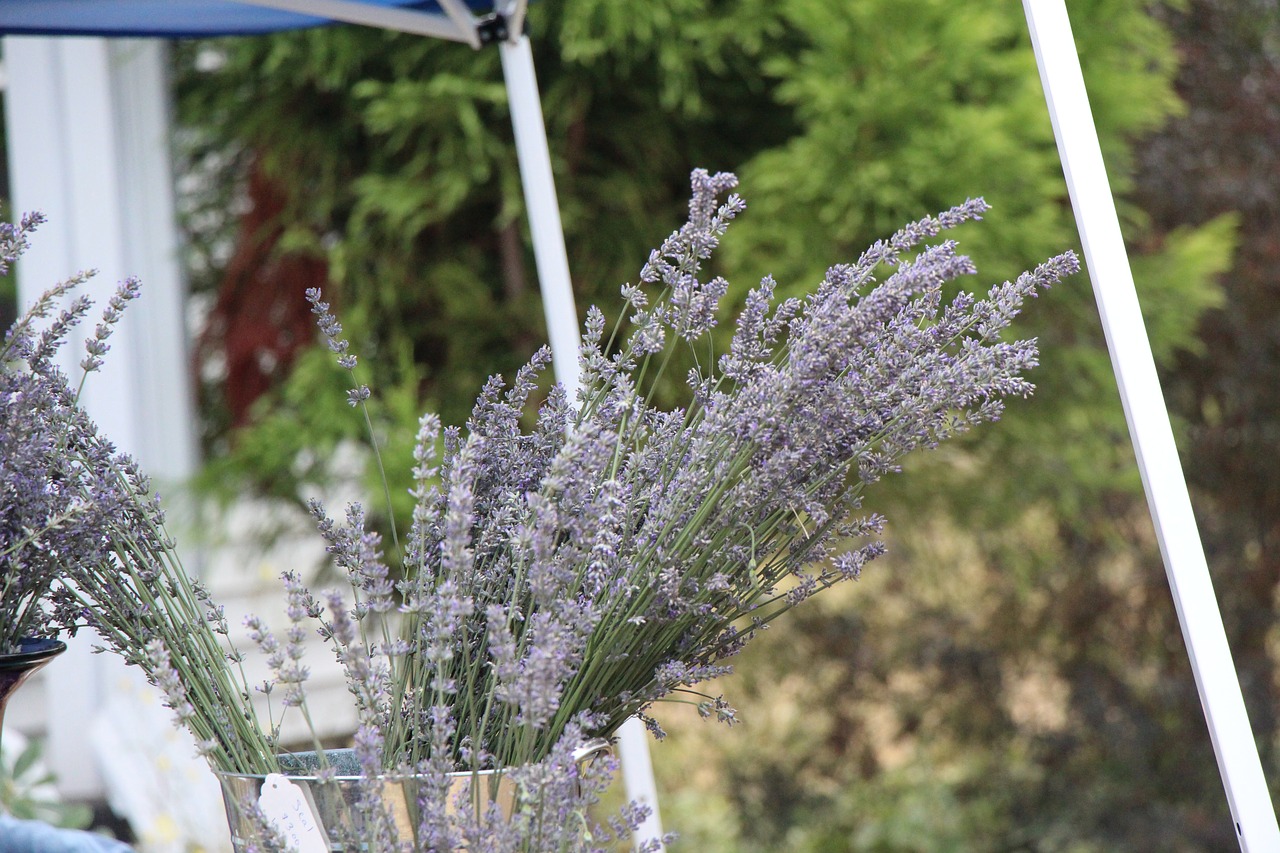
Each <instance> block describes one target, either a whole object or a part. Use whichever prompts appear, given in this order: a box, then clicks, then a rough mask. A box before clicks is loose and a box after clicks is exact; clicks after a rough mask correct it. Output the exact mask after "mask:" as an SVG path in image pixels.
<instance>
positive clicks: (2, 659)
mask: <svg viewBox="0 0 1280 853" xmlns="http://www.w3.org/2000/svg"><path fill="white" fill-rule="evenodd" d="M18 648H19V649H20V650H21V651H17V652H13V653H11V654H7V655H6V654H0V669H13V668H17V667H23V666H26V665H27V664H31V663H35V662H37V661H43V660H46V659H48V658H51V657H53V656H54V655H60V654H62V653H63V652H65V651H66V650H67V644H66V643H64V642H62V641H61V640H57V639H54V638H52V637H24V638H22V639H20V640H18Z"/></svg>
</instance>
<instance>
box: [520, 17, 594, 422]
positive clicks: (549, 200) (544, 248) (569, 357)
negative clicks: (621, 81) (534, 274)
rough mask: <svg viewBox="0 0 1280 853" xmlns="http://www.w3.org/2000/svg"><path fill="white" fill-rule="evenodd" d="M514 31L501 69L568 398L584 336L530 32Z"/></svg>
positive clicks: (557, 365)
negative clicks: (516, 32) (539, 92)
mask: <svg viewBox="0 0 1280 853" xmlns="http://www.w3.org/2000/svg"><path fill="white" fill-rule="evenodd" d="M513 35H515V39H516V40H515V41H504V42H502V44H501V46H500V50H501V53H502V74H503V77H504V78H505V79H506V83H507V99H508V101H509V102H510V107H511V124H512V127H513V128H514V129H515V138H516V155H517V157H518V158H519V161H520V181H521V183H522V185H523V186H524V203H525V207H527V208H528V211H529V231H530V233H531V234H532V236H533V255H534V260H535V262H536V264H537V268H538V284H539V287H540V289H541V292H542V307H543V313H544V314H545V315H546V318H547V337H548V339H549V340H550V342H551V352H552V357H553V365H552V366H553V368H554V370H555V375H556V379H557V380H559V382H560V383H561V384H562V385H564V388H565V390H566V391H567V392H569V400H570V401H573V400H575V399H576V398H577V392H578V379H579V373H578V348H579V345H580V344H581V342H582V339H581V337H580V336H579V332H578V311H577V308H576V307H575V306H574V302H573V285H572V283H571V282H570V279H569V258H568V255H567V254H566V253H565V248H564V228H563V226H562V225H561V224H560V206H559V203H558V202H557V200H556V185H555V180H554V178H553V177H552V174H551V152H550V151H549V150H548V148H547V130H546V125H545V124H543V121H542V101H541V99H540V98H539V97H538V81H537V77H536V76H535V75H534V71H533V50H532V48H531V47H530V46H529V37H528V36H524V35H516V34H513Z"/></svg>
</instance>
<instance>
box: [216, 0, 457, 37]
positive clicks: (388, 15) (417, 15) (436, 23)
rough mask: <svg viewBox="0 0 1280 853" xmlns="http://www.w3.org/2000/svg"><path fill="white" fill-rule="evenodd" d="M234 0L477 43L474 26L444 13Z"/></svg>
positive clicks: (347, 1)
mask: <svg viewBox="0 0 1280 853" xmlns="http://www.w3.org/2000/svg"><path fill="white" fill-rule="evenodd" d="M232 2H234V3H243V4H245V5H247V6H263V7H265V8H268V9H280V10H282V11H285V12H296V13H297V14H299V15H310V16H312V17H314V18H329V19H331V20H334V21H342V22H343V23H347V24H363V25H364V26H367V27H381V28H382V29H385V30H397V31H399V32H402V33H412V34H414V35H419V36H431V37H433V38H442V39H448V40H450V41H460V42H464V43H466V44H472V45H473V46H475V45H474V44H473V42H474V41H475V39H476V33H475V28H474V27H470V28H463V27H459V26H458V25H457V24H455V23H454V22H453V21H451V20H449V19H448V18H446V17H445V16H443V15H435V14H428V13H426V12H415V11H413V10H411V9H400V8H397V7H395V6H375V5H374V4H372V3H361V2H359V0H232Z"/></svg>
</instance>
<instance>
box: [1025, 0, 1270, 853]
mask: <svg viewBox="0 0 1280 853" xmlns="http://www.w3.org/2000/svg"><path fill="white" fill-rule="evenodd" d="M1023 9H1024V11H1025V12H1026V16H1027V25H1028V27H1029V28H1030V31H1031V42H1032V45H1033V46H1034V48H1035V54H1036V62H1037V64H1038V65H1039V68H1040V78H1041V81H1042V83H1043V85H1044V92H1045V100H1046V102H1047V103H1048V107H1049V115H1050V117H1051V118H1052V120H1053V130H1054V136H1055V137H1056V138H1057V141H1058V153H1059V156H1060V157H1061V160H1062V167H1063V171H1064V172H1065V174H1066V178H1067V186H1068V189H1069V191H1070V194H1071V204H1072V208H1073V209H1074V211H1075V217H1076V225H1077V227H1078V228H1079V230H1080V237H1081V241H1082V243H1083V246H1084V252H1085V259H1086V262H1087V264H1088V268H1089V275H1090V278H1091V279H1092V281H1093V290H1094V295H1095V298H1096V299H1097V302H1098V309H1099V311H1100V313H1101V315H1102V325H1103V329H1104V331H1105V332H1106V338H1107V346H1108V348H1109V350H1110V352H1111V361H1112V366H1113V368H1114V370H1115V374H1116V380H1117V381H1118V383H1119V386H1120V396H1121V400H1122V401H1123V404H1124V411H1125V417H1126V418H1127V420H1128V423H1129V433H1130V436H1131V438H1132V441H1133V446H1134V451H1135V453H1136V455H1137V459H1138V467H1139V469H1140V471H1141V473H1142V482H1143V486H1144V487H1145V489H1146V493H1147V503H1148V506H1149V508H1150V511H1151V518H1152V521H1153V522H1154V524H1155V529H1156V535H1157V538H1158V540H1159V542H1160V552H1161V554H1162V555H1163V557H1164V564H1165V572H1166V574H1167V576H1168V580H1169V588H1170V591H1171V592H1172V594H1173V601H1174V605H1175V607H1176V609H1177V612H1178V620H1179V622H1180V623H1181V625H1182V635H1183V639H1184V640H1185V642H1186V646H1187V654H1188V656H1189V657H1190V659H1191V669H1192V671H1193V672H1194V674H1195V679H1196V687H1197V689H1198V690H1199V692H1200V703H1201V705H1202V707H1203V708H1204V715H1205V720H1206V722H1207V723H1208V727H1209V735H1210V738H1211V739H1212V741H1213V749H1214V754H1215V755H1216V756H1217V761H1218V770H1219V772H1220V773H1221V775H1222V782H1223V786H1224V787H1225V789H1226V794H1227V802H1228V804H1229V805H1230V808H1231V815H1232V818H1233V819H1234V821H1235V828H1236V834H1237V836H1238V838H1239V841H1240V847H1241V849H1242V850H1244V851H1246V853H1261V851H1276V850H1280V828H1278V827H1277V824H1276V815H1275V810H1274V808H1273V806H1272V804H1271V798H1270V795H1269V793H1268V791H1267V781H1266V778H1265V777H1264V775H1263V772H1262V763H1261V761H1260V760H1259V757H1258V749H1257V745H1256V744H1255V742H1254V739H1253V732H1252V729H1251V728H1250V725H1249V717H1248V713H1247V712H1246V710H1245V706H1244V697H1243V695H1242V694H1241V692H1240V683H1239V680H1238V679H1237V677H1236V670H1235V665H1234V663H1233V662H1232V659H1231V650H1230V648H1229V647H1228V645H1227V637H1226V632H1225V630H1224V629H1223V626H1222V616H1221V614H1220V613H1219V611H1218V603H1217V599H1216V598H1215V596H1214V592H1213V584H1212V582H1211V580H1210V578H1209V568H1208V565H1207V563H1206V560H1205V556H1204V547H1203V545H1202V544H1201V542H1200V534H1199V531H1198V529H1197V527H1196V520H1195V516H1194V515H1193V513H1192V509H1191V498H1190V495H1189V494H1188V492H1187V485H1186V481H1185V479H1184V478H1183V473H1182V466H1181V463H1180V462H1179V460H1178V450H1177V447H1176V445H1175V444H1174V440H1173V430H1172V428H1171V427H1170V425H1169V413H1168V410H1167V409H1166V407H1165V402H1164V395H1163V393H1162V392H1161V390H1160V382H1159V377H1158V376H1157V374H1156V367H1155V360H1154V358H1153V357H1152V355H1151V346H1150V343H1149V342H1148V340H1147V333H1146V327H1145V326H1144V325H1143V321H1142V313H1141V311H1140V309H1139V306H1138V296H1137V291H1136V290H1135V289H1134V286H1133V274H1132V272H1131V270H1130V268H1129V258H1128V254H1127V253H1126V251H1125V247H1124V239H1123V237H1122V236H1121V233H1120V221H1119V218H1118V217H1117V216H1116V208H1115V201H1114V199H1113V198H1112V195H1111V187H1110V184H1109V183H1108V181H1107V174H1106V169H1105V167H1104V164H1103V161H1102V150H1101V147H1100V146H1099V144H1098V134H1097V130H1096V128H1095V127H1094V122H1093V113H1092V112H1091V110H1090V107H1089V100H1088V95H1087V93H1086V91H1085V87H1084V78H1083V76H1082V74H1081V71H1080V57H1079V55H1078V54H1077V53H1076V48H1075V41H1074V39H1073V37H1072V34H1071V23H1070V21H1069V19H1068V17H1067V10H1066V5H1065V3H1064V0H1023ZM1171 747H1176V744H1173V745H1171Z"/></svg>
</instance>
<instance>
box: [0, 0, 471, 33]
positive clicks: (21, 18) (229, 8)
mask: <svg viewBox="0 0 1280 853" xmlns="http://www.w3.org/2000/svg"><path fill="white" fill-rule="evenodd" d="M465 3H466V5H467V6H468V7H469V9H470V10H471V11H472V12H476V13H484V12H488V11H490V10H492V9H493V6H494V3H493V2H492V0H465ZM352 5H363V6H368V7H381V8H382V9H398V10H403V11H414V12H420V13H423V14H426V15H437V16H443V15H444V14H445V12H444V10H443V9H442V8H441V6H440V4H439V3H437V2H434V0H417V2H415V0H357V2H356V3H354V4H352ZM333 22H334V18H332V17H325V16H322V15H309V14H302V13H299V12H293V11H285V10H282V9H273V8H266V7H263V6H256V5H252V4H251V3H244V2H235V0H0V32H3V33H8V34H11V35H24V34H25V35H91V36H167V37H182V36H220V35H252V34H256V33H268V32H275V31H277V30H288V29H299V28H303V27H316V26H321V25H325V24H331V23H333Z"/></svg>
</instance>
